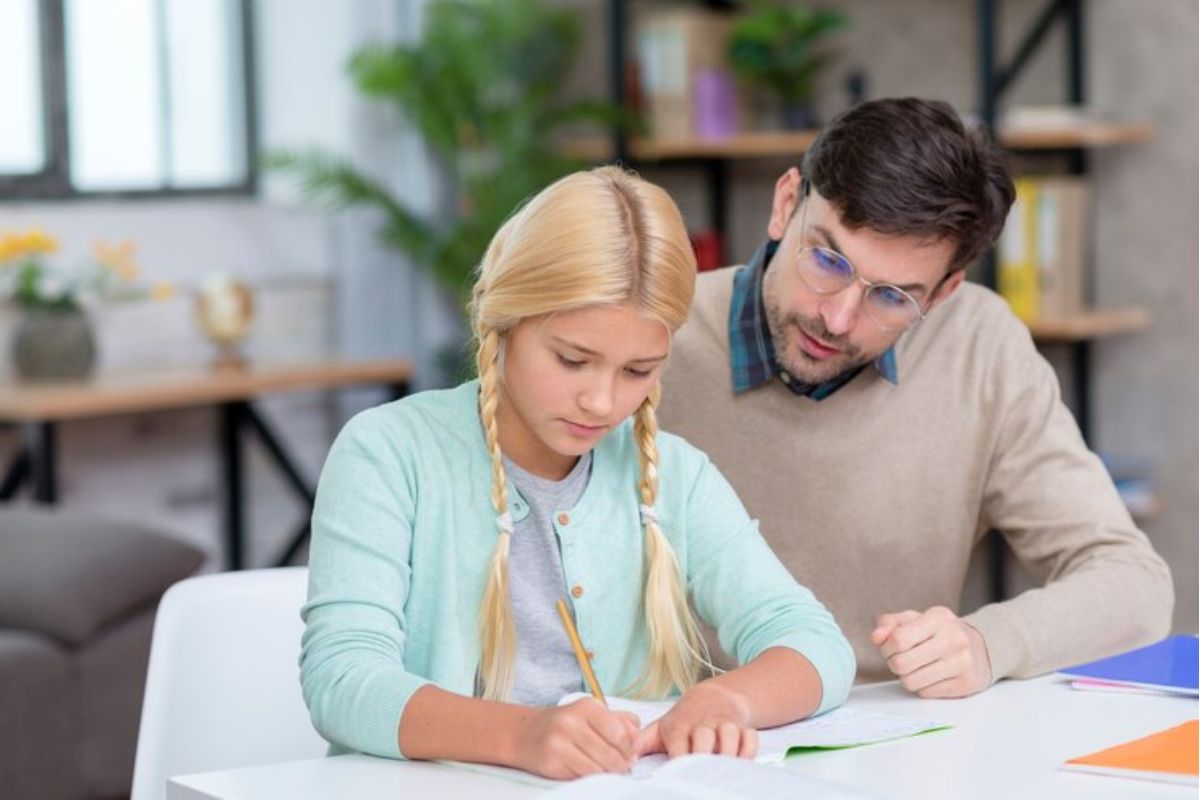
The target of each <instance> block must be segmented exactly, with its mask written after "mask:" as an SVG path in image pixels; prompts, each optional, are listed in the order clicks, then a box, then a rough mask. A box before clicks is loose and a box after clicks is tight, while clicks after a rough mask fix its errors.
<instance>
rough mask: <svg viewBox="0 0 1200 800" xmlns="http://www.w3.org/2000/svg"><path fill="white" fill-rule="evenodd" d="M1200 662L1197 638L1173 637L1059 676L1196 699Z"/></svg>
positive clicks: (1199, 687) (1199, 688)
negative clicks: (1119, 684) (1159, 690)
mask: <svg viewBox="0 0 1200 800" xmlns="http://www.w3.org/2000/svg"><path fill="white" fill-rule="evenodd" d="M1198 661H1200V639H1197V638H1196V637H1195V636H1171V637H1169V638H1167V639H1163V640H1162V641H1161V642H1158V643H1156V644H1152V645H1149V646H1147V647H1142V648H1140V649H1138V650H1131V651H1130V652H1128V653H1122V654H1121V655H1119V656H1113V657H1112V658H1102V659H1100V660H1099V661H1092V662H1090V663H1087V664H1080V665H1079V666H1077V667H1071V668H1070V669H1064V670H1061V671H1060V672H1059V674H1060V675H1066V676H1067V677H1069V678H1083V679H1091V680H1097V681H1108V682H1110V683H1122V684H1126V685H1129V686H1139V687H1144V688H1148V689H1162V690H1165V691H1169V692H1177V693H1180V694H1192V695H1196V694H1198V693H1200V692H1198V690H1200V686H1198V681H1197V662H1198Z"/></svg>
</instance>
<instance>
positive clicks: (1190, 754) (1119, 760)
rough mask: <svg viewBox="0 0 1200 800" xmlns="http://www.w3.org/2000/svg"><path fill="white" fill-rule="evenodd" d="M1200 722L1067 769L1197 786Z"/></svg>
mask: <svg viewBox="0 0 1200 800" xmlns="http://www.w3.org/2000/svg"><path fill="white" fill-rule="evenodd" d="M1198 727H1200V720H1194V719H1193V720H1191V721H1189V722H1185V723H1183V724H1182V725H1176V726H1175V727H1174V728H1167V729H1166V730H1165V731H1159V732H1158V733H1152V734H1150V735H1149V736H1145V737H1142V738H1141V739H1134V740H1133V741H1132V742H1126V743H1125V744H1119V745H1117V746H1116V747H1110V748H1108V749H1107V750H1100V751H1099V752H1096V753H1091V754H1090V755H1086V756H1079V757H1078V758H1072V759H1071V760H1070V761H1068V762H1067V763H1065V764H1063V769H1069V770H1076V771H1079V772H1094V773H1096V774H1099V775H1118V776H1122V777H1126V778H1142V779H1145V780H1151V781H1167V782H1169V783H1190V784H1195V783H1197V774H1198V773H1200V750H1198V747H1200V737H1198V736H1197V729H1198Z"/></svg>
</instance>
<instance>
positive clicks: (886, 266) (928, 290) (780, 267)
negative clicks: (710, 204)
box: [763, 170, 963, 383]
mask: <svg viewBox="0 0 1200 800" xmlns="http://www.w3.org/2000/svg"><path fill="white" fill-rule="evenodd" d="M799 191H800V187H799V174H798V173H796V172H795V171H794V170H792V171H790V172H789V173H788V174H786V175H784V177H783V178H781V179H780V181H779V184H778V185H777V186H776V195H775V205H774V208H773V212H772V217H771V222H770V225H769V226H768V233H769V234H770V235H771V237H772V238H776V239H777V238H780V236H782V241H781V242H780V245H779V249H778V251H777V252H776V253H775V257H774V258H773V259H772V261H771V265H770V268H769V269H768V270H767V272H766V276H765V278H764V280H763V304H764V306H765V308H766V314H767V324H768V327H769V328H770V331H771V339H772V341H773V343H774V345H775V354H776V358H777V359H778V360H779V364H780V366H781V367H783V369H785V370H786V371H787V372H788V373H789V374H790V375H791V376H792V377H794V378H797V379H799V380H801V381H804V382H806V383H823V382H824V381H827V380H830V379H831V378H835V377H837V376H838V375H841V374H842V373H844V372H846V371H847V370H850V369H854V368H855V367H858V366H861V365H863V364H867V363H870V362H872V361H874V360H875V359H876V358H878V357H879V356H880V355H882V354H883V353H884V352H886V351H887V350H888V349H889V348H890V347H891V346H892V345H893V344H895V343H896V340H897V339H899V338H900V334H902V333H903V332H904V329H903V328H893V329H885V328H883V327H881V326H880V325H879V323H878V322H877V321H876V320H875V319H874V318H872V317H871V315H870V314H869V313H868V309H867V308H866V306H865V303H864V301H865V300H866V292H867V286H866V285H864V283H863V282H862V281H861V280H854V281H853V282H851V283H850V285H849V286H847V287H846V288H844V289H841V290H840V291H835V292H832V293H826V294H820V293H818V292H816V291H813V290H812V289H811V288H809V287H808V286H807V285H806V284H805V283H804V281H803V280H802V279H801V277H800V271H799V269H798V268H797V262H798V259H799V258H800V249H801V247H823V248H827V249H829V250H832V251H835V252H836V253H839V254H841V255H842V256H843V257H845V259H846V260H848V261H849V262H850V264H852V265H853V267H854V270H855V274H856V276H857V277H858V278H861V279H863V280H865V281H867V282H869V283H887V284H892V285H894V286H897V287H900V288H902V289H903V290H904V291H905V292H907V293H908V294H909V295H911V297H912V298H913V299H914V300H916V302H917V305H918V306H919V307H920V309H921V310H922V311H925V312H927V311H928V310H929V309H930V308H932V307H933V306H934V305H936V304H937V303H939V302H941V301H942V300H944V299H945V298H946V297H948V296H949V295H950V293H951V292H953V291H954V289H955V288H957V286H958V284H959V283H961V281H962V278H963V273H962V271H961V270H960V271H958V272H956V273H954V274H953V275H950V276H948V277H947V276H946V270H947V267H948V265H949V264H950V260H951V258H952V257H953V255H954V243H953V242H950V241H947V240H939V241H927V240H922V239H919V238H916V237H909V236H888V235H884V234H881V233H878V232H876V231H874V230H870V229H867V228H863V229H859V230H853V231H852V230H850V229H849V228H847V227H845V226H844V225H843V224H842V222H841V219H840V215H839V214H838V212H837V210H836V209H835V208H834V207H833V206H832V205H830V204H829V203H828V202H827V201H826V200H825V199H824V198H823V197H821V196H820V195H818V194H817V192H816V190H815V189H810V190H809V193H808V196H807V197H806V198H803V197H800V196H799ZM781 193H782V194H781ZM797 202H801V203H803V204H804V205H806V206H807V208H806V209H805V208H803V207H801V208H800V209H799V211H800V212H801V213H795V214H793V213H792V210H793V209H795V208H796V203H797ZM943 277H945V280H944V281H943ZM939 284H940V285H939Z"/></svg>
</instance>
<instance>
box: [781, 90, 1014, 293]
mask: <svg viewBox="0 0 1200 800" xmlns="http://www.w3.org/2000/svg"><path fill="white" fill-rule="evenodd" d="M802 172H803V175H804V178H805V179H806V180H807V181H809V182H811V184H812V186H813V187H814V188H815V189H816V190H817V192H818V193H820V195H821V196H822V197H824V198H825V199H826V200H828V201H829V202H830V203H831V204H832V205H833V206H834V208H835V209H837V211H838V214H839V215H840V217H841V221H842V223H843V224H844V225H846V227H848V228H850V229H852V230H853V229H856V228H863V227H865V228H870V229H871V230H874V231H878V232H880V233H885V234H897V235H903V236H917V237H921V238H934V239H949V240H951V241H953V242H956V243H957V247H956V248H955V251H954V258H953V260H952V261H951V263H950V271H954V270H957V269H962V268H964V267H966V266H967V265H968V264H970V263H971V262H972V261H974V260H975V259H976V258H978V257H979V256H980V255H982V254H983V253H984V251H986V250H987V249H988V248H989V247H991V245H992V243H993V242H994V241H995V240H996V237H998V236H999V235H1000V231H1001V229H1002V228H1003V227H1004V218H1005V217H1006V216H1008V209H1009V206H1011V205H1012V202H1013V197H1014V190H1013V183H1012V178H1010V177H1009V174H1008V170H1007V168H1006V167H1005V165H1004V152H1003V151H1002V150H1001V149H1000V148H999V147H998V146H997V145H996V144H994V143H993V142H992V141H991V140H990V139H989V138H988V137H987V136H986V135H984V133H983V132H982V131H979V130H967V128H966V127H964V125H963V123H962V120H961V119H959V116H958V114H957V113H956V112H955V111H954V109H953V108H951V107H950V106H949V105H948V104H946V103H943V102H941V101H937V100H921V99H918V98H913V97H906V98H899V99H896V98H893V99H886V100H873V101H871V102H867V103H862V104H861V105H857V106H854V107H853V108H851V109H849V110H847V111H843V112H842V113H841V114H839V115H838V116H837V117H835V118H834V120H833V121H832V122H830V123H829V125H828V126H826V127H825V129H824V130H822V131H821V134H820V135H819V136H818V137H817V140H816V141H815V142H814V143H813V145H812V147H811V148H809V150H808V152H807V153H805V155H804V164H803V167H802Z"/></svg>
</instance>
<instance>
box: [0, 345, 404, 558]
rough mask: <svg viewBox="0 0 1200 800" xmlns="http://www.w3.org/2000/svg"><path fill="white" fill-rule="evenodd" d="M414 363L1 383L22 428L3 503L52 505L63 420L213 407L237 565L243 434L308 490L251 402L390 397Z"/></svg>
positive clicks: (323, 363) (0, 403)
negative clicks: (378, 390) (383, 392)
mask: <svg viewBox="0 0 1200 800" xmlns="http://www.w3.org/2000/svg"><path fill="white" fill-rule="evenodd" d="M411 377H412V365H411V364H410V363H409V362H407V361H403V360H399V359H389V360H376V361H347V360H343V359H334V358H326V359H313V360H309V361H302V362H301V361H292V362H286V363H252V364H248V365H246V366H242V367H224V368H219V369H217V368H211V367H193V368H187V369H174V370H161V371H155V372H142V373H124V374H121V373H115V374H105V375H97V376H95V377H93V378H91V379H89V380H86V381H79V382H66V383H42V384H38V383H8V384H0V422H7V423H12V424H15V425H18V426H19V427H20V428H21V432H22V438H23V445H22V448H21V450H20V451H19V452H18V454H17V456H16V458H15V459H14V460H13V463H12V465H11V466H10V467H9V469H8V472H7V474H6V475H5V476H4V479H3V481H2V482H0V500H9V499H11V498H12V497H13V496H14V495H15V494H16V492H17V491H18V490H19V489H20V488H21V486H22V485H24V484H27V483H28V484H30V485H31V487H32V493H33V497H34V499H35V500H37V501H38V502H41V503H47V504H54V503H55V502H57V499H58V492H57V486H56V478H55V467H54V463H55V439H56V426H57V424H58V423H60V422H66V421H69V420H79V419H95V418H99V417H109V416H117V415H124V414H144V413H148V412H154V411H167V410H171V409H180V408H193V407H197V406H214V407H216V409H217V412H218V423H217V442H218V448H219V450H220V453H221V462H222V476H223V483H224V493H223V498H222V499H223V533H224V539H225V545H226V552H227V555H228V559H229V566H230V567H231V568H233V569H240V568H241V567H242V566H243V564H244V547H245V543H244V535H245V509H244V489H245V479H244V477H243V441H242V435H241V434H242V433H243V432H249V433H253V434H254V435H256V436H257V437H258V439H259V440H260V441H261V442H262V444H263V445H264V446H265V448H266V451H267V453H268V454H269V455H270V457H271V459H272V461H273V462H274V463H275V465H276V466H277V467H278V468H279V470H280V473H281V474H282V475H283V477H284V479H285V480H286V481H287V483H288V485H290V486H291V487H292V489H293V490H295V492H296V494H298V495H299V496H300V498H301V499H302V500H303V501H304V502H305V503H307V504H308V505H309V506H310V507H311V505H312V502H313V497H314V491H313V488H312V486H311V484H310V483H309V482H308V481H307V480H305V479H304V478H303V477H302V476H301V474H300V472H299V470H298V469H297V468H296V462H295V459H294V458H292V457H291V456H290V455H289V454H288V451H287V450H286V448H285V447H284V446H283V443H282V442H281V440H280V439H279V437H278V436H277V435H276V434H275V432H274V431H272V429H271V428H270V426H268V425H267V422H266V420H265V419H263V417H262V416H261V415H260V414H259V413H258V412H257V411H256V410H255V408H254V406H253V404H252V402H251V401H253V400H255V399H257V398H260V397H262V396H264V395H268V394H274V393H277V392H286V391H295V390H303V389H310V390H312V389H317V390H324V389H339V388H348V387H353V386H372V385H375V386H386V387H388V388H389V389H390V390H391V391H392V393H393V394H394V396H396V397H402V396H404V395H406V394H408V391H409V381H410V380H411ZM307 535H308V522H307V521H306V522H305V523H304V525H303V526H302V527H301V529H300V530H298V531H297V532H296V534H295V536H294V537H293V539H292V541H291V543H290V544H289V545H288V546H287V548H285V550H284V552H283V553H282V555H281V556H280V558H279V560H278V563H279V564H281V565H282V564H286V563H288V562H289V561H290V560H291V559H292V557H293V556H294V555H295V553H296V551H297V550H298V549H299V547H300V545H301V544H302V543H303V542H304V539H305V538H306V537H307Z"/></svg>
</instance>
